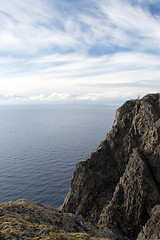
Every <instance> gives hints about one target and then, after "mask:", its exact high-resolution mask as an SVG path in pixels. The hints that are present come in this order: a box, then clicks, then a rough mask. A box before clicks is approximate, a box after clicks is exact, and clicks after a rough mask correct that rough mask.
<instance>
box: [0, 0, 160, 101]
mask: <svg viewBox="0 0 160 240" xmlns="http://www.w3.org/2000/svg"><path fill="white" fill-rule="evenodd" d="M0 19H1V21H0V36H1V37H0V103H28V102H31V103H32V102H33V103H37V102H57V101H58V102H64V101H65V102H67V101H68V102H72V101H76V102H84V101H91V102H105V103H107V102H115V101H117V102H118V101H125V100H127V99H130V98H136V97H137V96H138V95H139V96H141V97H142V96H144V95H145V94H147V93H153V92H159V89H160V4H159V1H158V0H135V1H134V0H112V1H111V0H81V1H80V0H60V1H59V0H34V1H33V0H8V1H6V0H1V1H0Z"/></svg>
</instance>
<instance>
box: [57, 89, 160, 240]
mask: <svg viewBox="0 0 160 240" xmlns="http://www.w3.org/2000/svg"><path fill="white" fill-rule="evenodd" d="M159 172H160V94H149V95H146V96H145V97H143V98H142V99H137V100H130V101H127V102H126V103H124V104H123V105H122V106H121V107H120V108H119V109H118V110H117V111H116V117H115V121H114V124H113V127H112V130H111V131H110V132H109V133H108V134H107V135H106V137H105V139H104V140H103V142H102V143H101V144H100V145H99V147H98V148H97V150H96V151H94V152H93V153H92V154H91V155H90V156H89V157H88V158H87V159H86V160H85V161H82V162H80V163H79V164H77V166H76V167H75V171H74V174H73V177H72V182H71V188H70V191H69V193H68V195H67V196H66V198H65V200H64V203H63V205H62V206H61V209H62V210H64V211H66V212H71V213H74V214H76V215H82V216H83V218H84V219H85V220H87V221H91V222H94V223H99V224H101V225H104V226H110V227H112V226H114V227H116V228H117V229H119V231H121V232H122V233H123V234H124V236H126V237H129V238H131V239H136V237H137V235H138V234H139V232H140V231H141V230H142V228H143V226H144V225H145V224H146V222H147V221H148V220H149V218H150V215H151V212H152V209H153V207H154V206H155V205H158V204H160V174H159Z"/></svg>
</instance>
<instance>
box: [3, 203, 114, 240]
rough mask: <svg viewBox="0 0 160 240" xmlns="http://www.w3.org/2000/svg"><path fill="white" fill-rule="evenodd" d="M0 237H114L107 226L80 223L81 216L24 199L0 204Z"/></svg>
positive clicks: (67, 239)
mask: <svg viewBox="0 0 160 240" xmlns="http://www.w3.org/2000/svg"><path fill="white" fill-rule="evenodd" d="M1 210H2V211H3V212H4V213H5V215H4V217H3V216H2V217H0V239H10V240H13V239H21V240H22V239H24V240H26V239H42V240H46V239H65V240H69V239H75V240H79V239H82V240H83V239H84V240H86V239H89V238H92V239H93V240H96V239H97V240H98V238H99V237H100V238H102V237H104V238H103V239H106V240H107V239H109V240H116V237H115V235H114V234H113V233H112V232H111V231H110V230H109V229H108V228H104V229H103V230H100V229H99V228H97V227H96V226H92V225H89V227H88V225H87V224H85V223H84V221H83V218H82V217H80V216H75V215H74V214H71V213H64V212H62V211H61V212H59V210H58V209H55V208H53V207H49V206H45V205H43V204H40V203H38V202H29V201H27V200H24V199H20V200H17V201H14V202H12V201H10V202H6V203H2V204H1Z"/></svg>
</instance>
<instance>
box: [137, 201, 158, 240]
mask: <svg viewBox="0 0 160 240" xmlns="http://www.w3.org/2000/svg"><path fill="white" fill-rule="evenodd" d="M142 239H150V240H159V239H160V205H157V206H156V207H154V208H153V210H152V211H151V216H150V218H149V220H148V221H147V223H146V224H145V226H144V227H143V229H142V231H141V232H140V234H139V235H138V238H137V240H142Z"/></svg>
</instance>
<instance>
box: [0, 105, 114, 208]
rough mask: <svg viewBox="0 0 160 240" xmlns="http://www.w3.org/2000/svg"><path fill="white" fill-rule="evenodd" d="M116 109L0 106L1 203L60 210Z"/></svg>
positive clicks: (107, 127) (106, 107)
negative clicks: (82, 163)
mask: <svg viewBox="0 0 160 240" xmlns="http://www.w3.org/2000/svg"><path fill="white" fill-rule="evenodd" d="M116 109H117V106H107V105H106V106H105V105H103V106H97V105H84V106H83V105H6V106H4V105H3V106H2V105H0V136H1V137H0V193H1V194H0V203H2V202H5V201H10V200H16V199H19V198H25V199H27V200H30V201H39V202H41V203H44V204H47V205H51V206H54V207H58V206H60V205H61V204H62V203H63V200H64V197H65V195H66V194H67V192H68V190H69V188H70V182H71V178H72V174H73V171H74V167H75V165H76V164H77V163H78V162H80V161H82V160H85V159H86V158H87V157H88V156H89V155H90V153H91V152H92V151H93V150H95V149H96V148H97V147H98V145H99V144H100V142H101V141H102V140H103V139H104V137H105V135H106V133H107V132H109V131H110V130H111V127H112V124H113V121H114V117H115V112H116Z"/></svg>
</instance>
